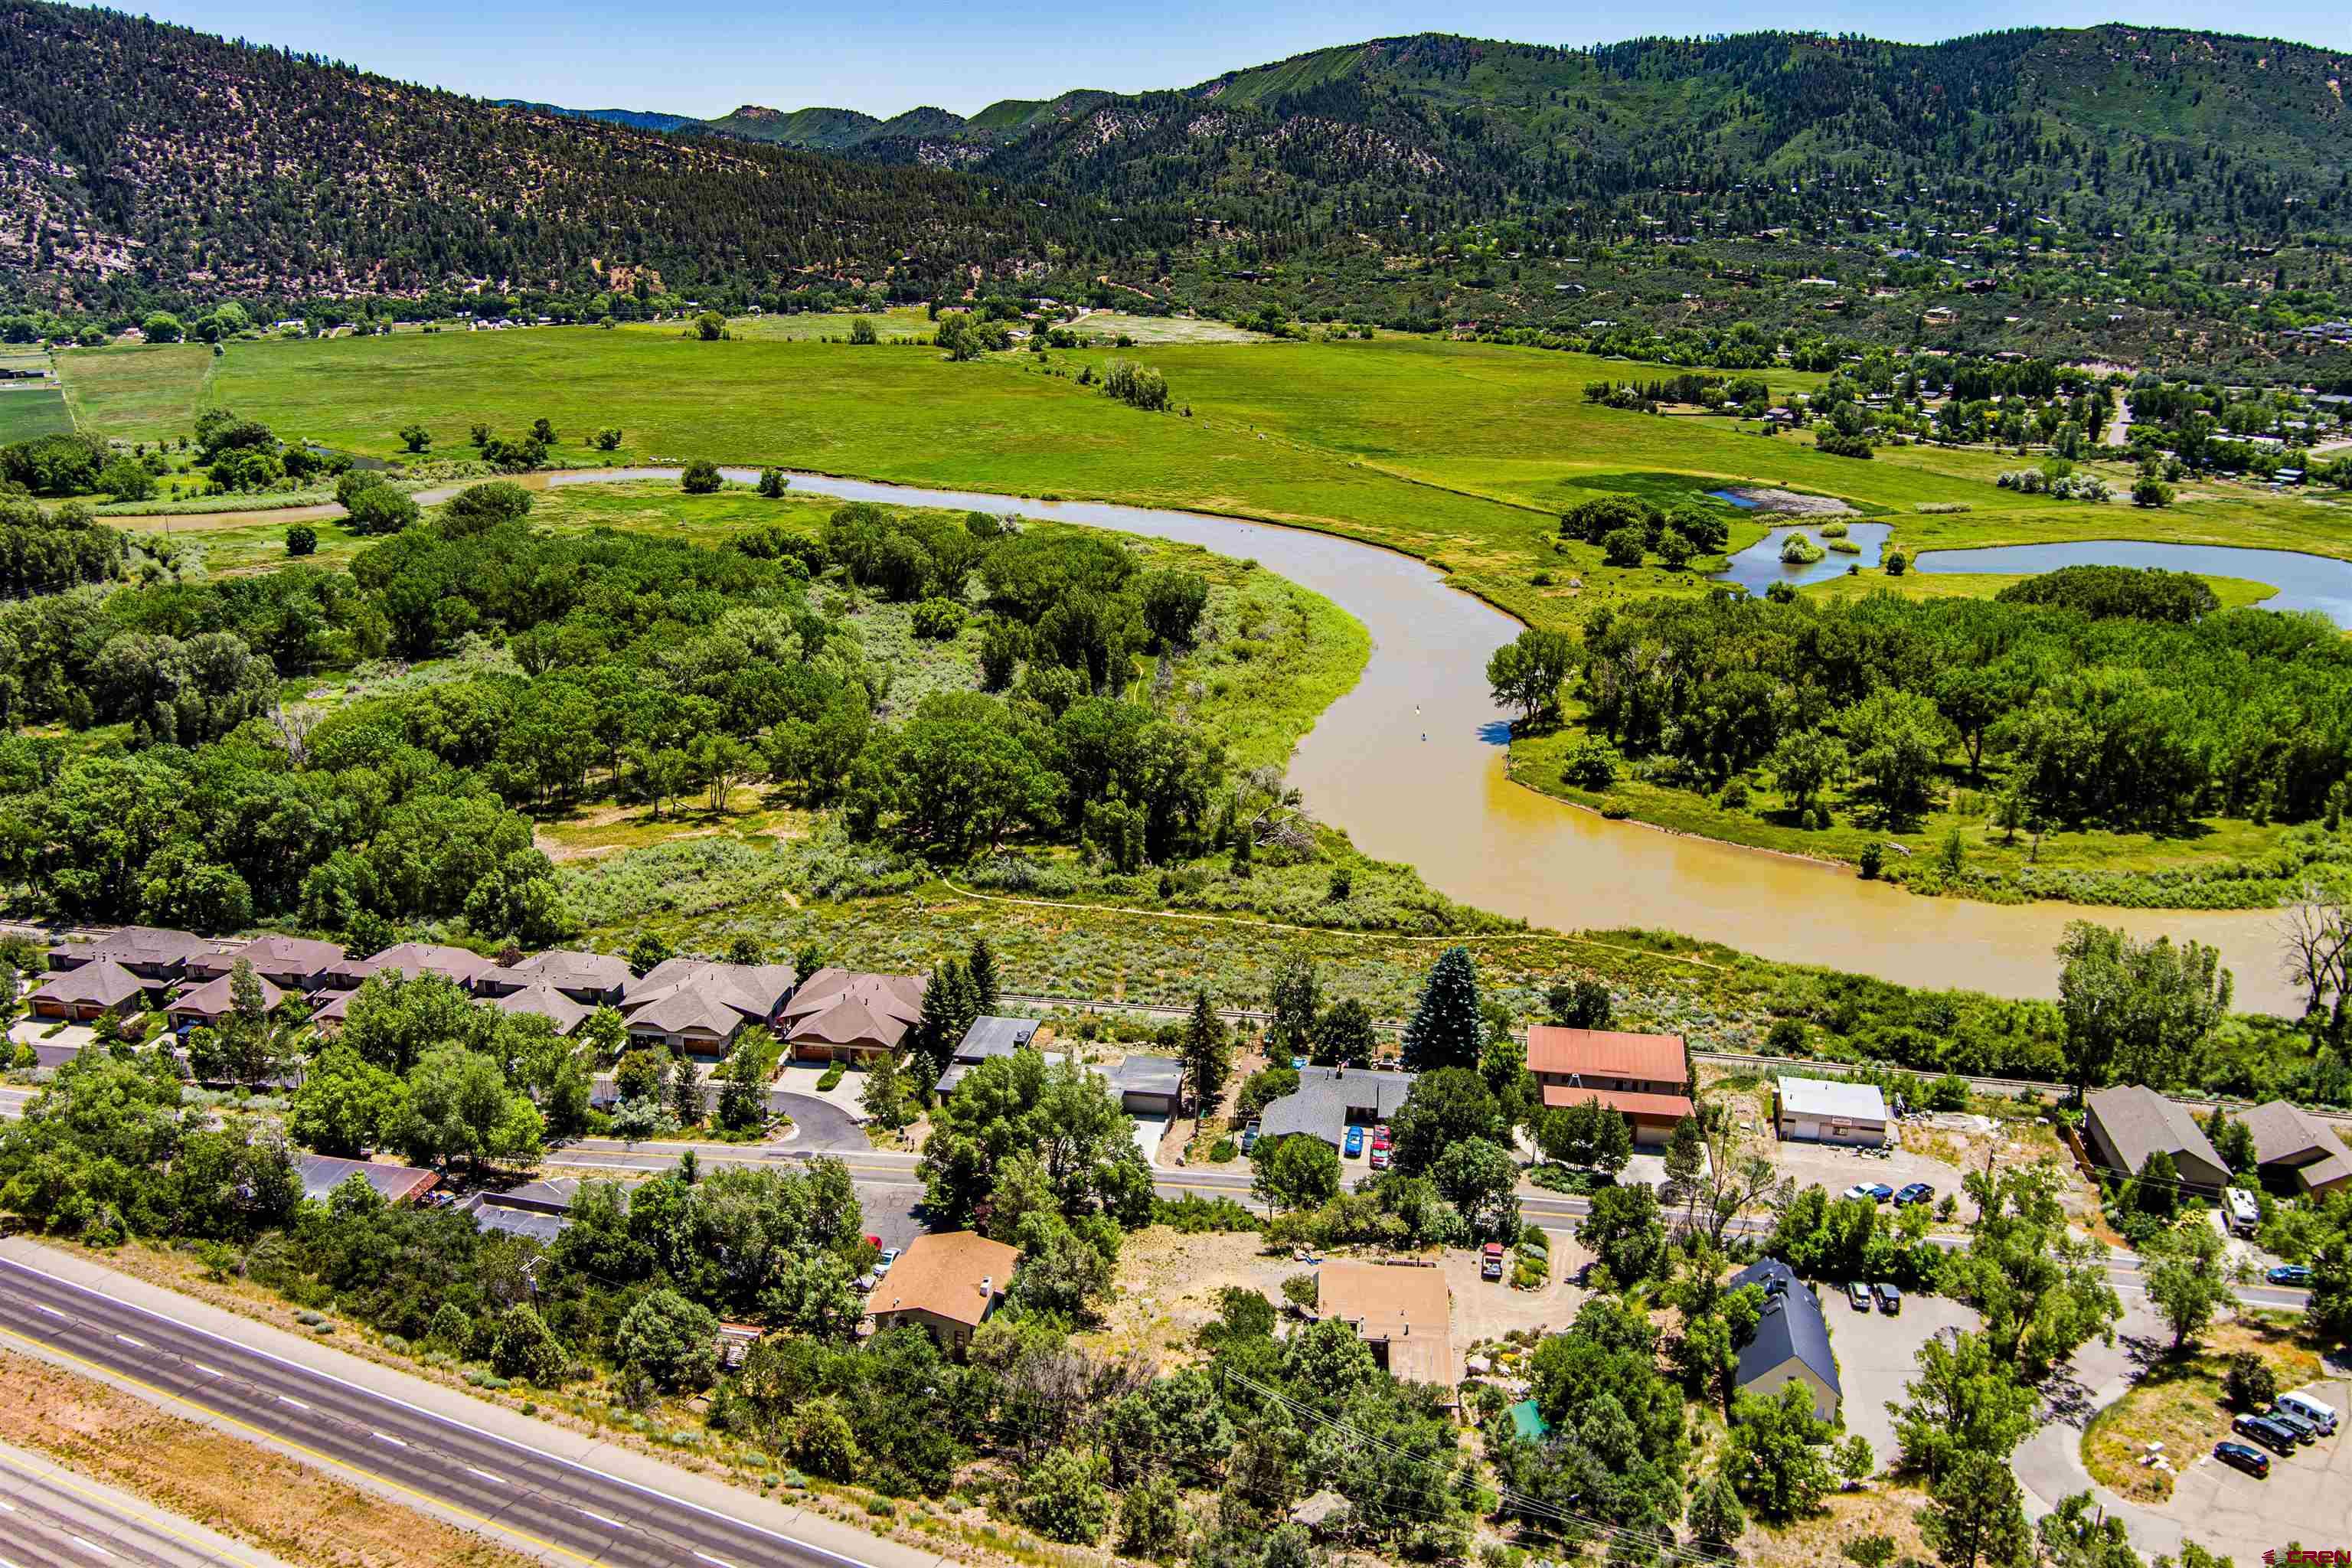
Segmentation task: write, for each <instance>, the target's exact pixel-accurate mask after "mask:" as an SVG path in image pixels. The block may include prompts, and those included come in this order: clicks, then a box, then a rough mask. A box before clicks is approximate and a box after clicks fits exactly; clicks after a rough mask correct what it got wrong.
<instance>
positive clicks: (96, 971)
mask: <svg viewBox="0 0 2352 1568" xmlns="http://www.w3.org/2000/svg"><path fill="white" fill-rule="evenodd" d="M161 988H162V986H161V983H159V982H156V981H152V980H149V979H147V978H146V977H145V976H143V975H140V974H134V973H131V971H130V970H128V969H126V968H124V967H123V966H122V965H121V964H120V963H115V962H114V961H113V960H112V959H110V958H102V959H100V960H99V961H98V962H96V963H81V964H78V965H76V966H75V967H74V968H71V969H67V970H60V971H52V972H51V973H50V974H49V976H48V978H47V979H46V980H44V981H42V982H41V984H38V985H37V986H35V987H34V988H33V991H32V994H30V995H29V996H27V997H26V1001H27V1002H29V1003H30V1004H31V1005H32V1009H33V1016H35V1017H36V1018H69V1019H76V1020H79V1021H80V1022H84V1023H87V1022H89V1020H90V1019H92V1018H95V1017H97V1016H99V1015H100V1014H101V1013H103V1012H105V1011H106V1010H107V1009H108V1008H109V1007H113V1008H118V1009H121V1010H122V1011H125V1012H131V1011H138V1010H142V1009H143V1008H145V1007H146V1005H147V1003H148V1001H149V999H150V993H152V992H153V991H157V990H160V989H161Z"/></svg>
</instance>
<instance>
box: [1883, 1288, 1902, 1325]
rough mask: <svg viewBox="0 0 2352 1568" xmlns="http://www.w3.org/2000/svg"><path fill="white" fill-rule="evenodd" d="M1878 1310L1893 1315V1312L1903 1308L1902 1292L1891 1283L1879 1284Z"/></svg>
mask: <svg viewBox="0 0 2352 1568" xmlns="http://www.w3.org/2000/svg"><path fill="white" fill-rule="evenodd" d="M1878 1310H1880V1311H1882V1312H1885V1314H1886V1315H1887V1316H1889V1317H1893V1316H1894V1315H1895V1313H1897V1312H1899V1311H1901V1310H1903V1292H1902V1291H1900V1290H1897V1289H1895V1287H1894V1286H1892V1285H1885V1284H1882V1285H1880V1286H1879V1287H1878Z"/></svg>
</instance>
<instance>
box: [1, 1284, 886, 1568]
mask: <svg viewBox="0 0 2352 1568" xmlns="http://www.w3.org/2000/svg"><path fill="white" fill-rule="evenodd" d="M0 1268H17V1269H22V1270H23V1271H24V1272H25V1273H27V1274H30V1275H33V1276H35V1277H36V1278H37V1279H47V1280H48V1281H49V1282H50V1283H51V1284H53V1285H60V1286H63V1287H64V1288H65V1289H68V1290H71V1291H73V1292H75V1293H76V1294H78V1295H82V1296H97V1297H98V1298H99V1299H100V1300H102V1301H107V1302H108V1303H109V1304H110V1305H112V1306H116V1307H120V1308H121V1309H122V1310H125V1311H131V1312H136V1313H138V1314H139V1315H140V1316H141V1317H142V1318H152V1319H153V1320H154V1321H157V1322H159V1323H162V1324H163V1325H164V1326H166V1327H167V1328H171V1329H175V1330H177V1331H180V1332H182V1333H189V1334H201V1335H202V1336H204V1337H205V1339H208V1340H210V1341H212V1342H214V1343H215V1344H220V1345H226V1346H228V1347H229V1348H230V1349H231V1350H235V1351H237V1352H242V1353H244V1354H247V1355H255V1356H259V1357H260V1358H261V1359H262V1360H264V1361H268V1362H274V1363H277V1364H278V1365H279V1366H282V1367H287V1368H289V1369H291V1370H293V1371H295V1372H299V1373H302V1374H303V1375H305V1376H308V1377H315V1378H318V1379H320V1381H322V1382H326V1383H331V1384H335V1385H337V1386H338V1387H341V1388H348V1389H350V1390H352V1392H353V1393H354V1394H364V1395H366V1396H367V1397H368V1398H370V1399H381V1400H383V1402H384V1403H385V1404H387V1405H397V1406H399V1407H400V1408H401V1409H403V1410H406V1411H409V1412H411V1413H413V1414H415V1415H421V1416H423V1417H425V1419H426V1420H428V1421H431V1422H433V1423H434V1424H435V1425H436V1426H447V1427H450V1428H453V1429H455V1430H457V1431H459V1432H467V1433H472V1434H474V1435H476V1436H484V1437H488V1438H489V1439H491V1440H492V1441H493V1442H497V1443H501V1444H504V1445H505V1446H506V1447H509V1448H514V1449H516V1450H518V1451H520V1452H521V1453H525V1454H530V1455H532V1456H533V1457H535V1458H541V1459H545V1460H547V1461H548V1462H549V1463H551V1464H554V1465H560V1466H562V1468H565V1469H567V1470H571V1471H573V1472H575V1473H576V1474H579V1475H583V1476H587V1477H590V1478H592V1479H595V1480H599V1481H603V1482H605V1483H607V1484H608V1485H613V1486H619V1487H625V1488H626V1489H628V1490H630V1491H633V1492H635V1493H636V1494H637V1495H638V1496H640V1497H646V1498H651V1499H653V1500H656V1501H657V1502H666V1503H673V1504H676V1505H677V1507H679V1508H682V1509H685V1510H688V1511H689V1512H692V1513H697V1514H700V1515H701V1516H702V1517H703V1518H705V1519H708V1520H713V1521H717V1522H719V1523H720V1524H725V1525H730V1526H732V1527H734V1528H735V1529H738V1530H748V1531H754V1532H755V1533H757V1534H760V1535H764V1536H766V1537H767V1538H768V1539H769V1540H771V1541H781V1542H784V1543H785V1544H786V1545H788V1546H792V1547H795V1548H797V1549H799V1550H800V1551H803V1552H814V1554H815V1555H817V1556H819V1557H824V1558H828V1559H830V1560H832V1561H833V1562H835V1563H848V1564H850V1568H873V1565H872V1564H870V1563H866V1561H865V1560H864V1559H862V1558H857V1557H852V1556H850V1555H849V1554H848V1553H846V1552H835V1551H834V1550H833V1549H832V1548H831V1547H827V1546H819V1545H818V1544H816V1542H813V1541H805V1540H803V1539H802V1538H801V1537H799V1536H796V1535H786V1534H785V1533H784V1532H783V1531H780V1530H771V1529H769V1528H768V1527H767V1526H766V1525H764V1524H755V1523H753V1522H752V1521H750V1520H748V1519H740V1518H738V1517H737V1516H735V1515H733V1514H729V1513H721V1512H720V1511H719V1510H717V1509H715V1508H710V1507H708V1506H706V1505H704V1504H702V1503H698V1502H696V1501H695V1500H692V1499H691V1498H682V1497H679V1496H678V1495H677V1494H676V1493H675V1492H666V1491H663V1490H662V1489H660V1488H658V1487H649V1486H647V1485H646V1484H645V1483H644V1482H642V1481H634V1480H631V1479H629V1478H628V1477H626V1476H622V1475H615V1474H614V1473H613V1472H611V1471H609V1470H600V1469H596V1468H593V1466H589V1465H583V1464H582V1463H581V1462H580V1461H579V1460H577V1459H567V1458H564V1457H563V1456H562V1455H561V1454H556V1453H551V1452H549V1451H548V1450H547V1449H545V1448H542V1447H539V1446H538V1445H537V1444H534V1443H526V1442H523V1441H522V1440H520V1438H515V1437H509V1436H506V1435H505V1434H504V1433H499V1432H490V1431H486V1430H485V1429H484V1428H482V1427H480V1426H473V1425H471V1424H469V1423H467V1422H466V1421H463V1420H460V1419H458V1418H457V1417H456V1416H453V1415H443V1414H442V1413H441V1412H440V1411H437V1410H428V1409H426V1408H425V1406H424V1405H418V1404H416V1403H415V1401H413V1400H407V1399H403V1398H402V1397H401V1396H400V1395H398V1394H387V1393H385V1392H383V1390H382V1389H377V1388H370V1387H368V1386H367V1385H366V1384H359V1383H353V1382H352V1380H351V1379H349V1378H347V1377H339V1376H337V1375H336V1374H335V1373H331V1372H327V1371H325V1370H323V1369H321V1368H319V1367H315V1366H311V1365H309V1364H308V1363H303V1362H299V1361H295V1360H293V1359H292V1358H290V1357H288V1356H282V1355H279V1354H278V1353H277V1352H275V1351H266V1350H263V1349H262V1348H261V1347H259V1346H258V1345H247V1344H242V1343H240V1342H237V1341H236V1340H232V1339H230V1338H229V1337H228V1336H226V1334H216V1333H215V1332H213V1331H211V1330H210V1329H200V1328H198V1327H196V1326H195V1325H194V1324H193V1323H177V1322H173V1321H172V1320H171V1319H169V1318H166V1317H164V1316H163V1314H162V1313H161V1312H153V1311H150V1310H148V1309H146V1308H144V1307H142V1306H139V1305H137V1304H136V1303H134V1302H130V1301H116V1300H113V1299H112V1298H110V1297H108V1296H105V1295H103V1294H101V1293H100V1292H99V1291H97V1290H94V1289H91V1288H90V1287H89V1286H87V1285H84V1284H81V1283H80V1282H79V1281H78V1280H73V1279H66V1278H65V1277H64V1276H63V1275H59V1274H52V1273H50V1272H49V1271H48V1270H47V1269H46V1268H37V1267H36V1266H35V1265H33V1264H30V1263H26V1262H25V1261H23V1260H22V1259H21V1258H0ZM61 1315H62V1314H61ZM278 1397H279V1398H281V1399H282V1398H284V1397H285V1395H283V1394H280V1395H279V1396H278ZM305 1408H308V1407H307V1406H305ZM488 1408H492V1409H495V1408H496V1406H489V1407H488Z"/></svg>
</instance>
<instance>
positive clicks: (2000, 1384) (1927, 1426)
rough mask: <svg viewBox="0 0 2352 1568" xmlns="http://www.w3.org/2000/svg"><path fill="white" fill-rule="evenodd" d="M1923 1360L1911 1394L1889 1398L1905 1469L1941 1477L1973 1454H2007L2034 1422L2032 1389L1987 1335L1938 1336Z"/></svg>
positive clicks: (1907, 1387)
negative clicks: (1995, 1351)
mask: <svg viewBox="0 0 2352 1568" xmlns="http://www.w3.org/2000/svg"><path fill="white" fill-rule="evenodd" d="M1917 1360H1918V1365H1919V1372H1918V1375H1916V1377H1914V1378H1912V1380H1911V1381H1910V1382H1909V1383H1908V1384H1905V1385H1904V1390H1903V1392H1904V1393H1905V1394H1906V1395H1908V1396H1909V1397H1907V1398H1906V1399H1905V1400H1903V1401H1901V1402H1899V1403H1898V1402H1897V1401H1895V1400H1892V1399H1890V1400H1888V1401H1887V1402H1886V1409H1887V1413H1888V1414H1889V1415H1893V1416H1894V1417H1895V1442H1896V1443H1897V1444H1898V1445H1899V1446H1900V1447H1901V1449H1902V1454H1903V1464H1904V1467H1905V1468H1906V1469H1911V1470H1916V1471H1917V1472H1918V1473H1919V1474H1921V1475H1923V1476H1925V1477H1927V1479H1928V1480H1929V1481H1930V1482H1937V1481H1940V1480H1942V1479H1944V1478H1945V1477H1946V1476H1948V1475H1949V1474H1951V1473H1952V1471H1953V1469H1954V1467H1955V1466H1956V1465H1957V1464H1958V1462H1959V1461H1960V1460H1961V1459H1963V1458H1967V1457H1969V1456H1971V1455H1981V1456H1990V1458H1994V1459H1997V1460H1998V1459H2006V1458H2008V1457H2009V1454H2010V1452H2011V1450H2012V1449H2014V1448H2015V1447H2017V1446H2018V1444H2020V1443H2021V1442H2023V1441H2024V1440H2025V1436H2026V1434H2027V1433H2028V1432H2031V1431H2032V1429H2033V1407H2034V1394H2033V1391H2032V1389H2031V1388H2028V1387H2027V1386H2025V1385H2024V1384H2021V1383H2020V1382H2018V1380H2017V1375H2016V1373H2013V1372H2011V1370H2010V1367H2009V1364H2008V1363H2006V1362H2003V1361H2000V1359H1998V1358H1997V1357H1996V1356H1995V1355H1994V1354H1993V1349H1992V1344H1991V1342H1990V1340H1988V1339H1987V1338H1986V1337H1985V1336H1984V1335H1983V1334H1980V1333H1966V1332H1964V1333H1960V1334H1957V1335H1954V1336H1952V1337H1951V1338H1949V1339H1947V1338H1946V1337H1945V1336H1944V1335H1942V1334H1935V1335H1931V1336H1930V1337H1929V1338H1928V1339H1927V1342H1926V1343H1924V1344H1922V1345H1921V1346H1920V1347H1919V1353H1918V1357H1917Z"/></svg>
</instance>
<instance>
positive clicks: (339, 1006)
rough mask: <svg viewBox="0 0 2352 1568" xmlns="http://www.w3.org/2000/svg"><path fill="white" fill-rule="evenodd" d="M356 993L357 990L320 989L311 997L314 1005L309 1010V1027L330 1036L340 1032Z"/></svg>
mask: <svg viewBox="0 0 2352 1568" xmlns="http://www.w3.org/2000/svg"><path fill="white" fill-rule="evenodd" d="M358 994H359V993H358V992H357V991H321V992H320V993H319V994H317V995H315V996H313V997H311V998H310V1000H311V1001H312V1003H314V1004H315V1005H314V1006H313V1007H312V1008H311V1010H310V1027H311V1028H312V1029H314V1030H316V1031H317V1032H318V1033H320V1034H321V1035H325V1036H327V1037H330V1038H332V1037H334V1036H336V1035H339V1034H341V1033H342V1029H343V1023H344V1020H345V1018H346V1017H347V1016H349V1014H350V1012H351V1006H352V997H354V996H356V995H358Z"/></svg>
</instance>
